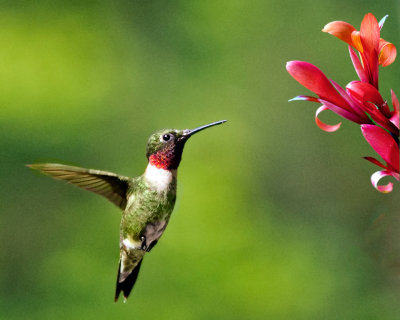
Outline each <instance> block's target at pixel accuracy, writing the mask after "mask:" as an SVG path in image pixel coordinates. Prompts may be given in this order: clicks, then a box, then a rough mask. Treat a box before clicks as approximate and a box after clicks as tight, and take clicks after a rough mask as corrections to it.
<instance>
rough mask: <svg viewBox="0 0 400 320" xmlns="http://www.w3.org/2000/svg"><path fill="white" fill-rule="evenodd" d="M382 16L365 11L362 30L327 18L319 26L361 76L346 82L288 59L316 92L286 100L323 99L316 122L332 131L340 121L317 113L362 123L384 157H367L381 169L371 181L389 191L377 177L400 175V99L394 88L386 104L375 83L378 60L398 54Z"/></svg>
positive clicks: (293, 73) (299, 77)
mask: <svg viewBox="0 0 400 320" xmlns="http://www.w3.org/2000/svg"><path fill="white" fill-rule="evenodd" d="M386 18H387V16H385V17H384V18H383V19H382V20H381V21H380V22H379V23H378V21H377V20H376V18H375V16H374V15H373V14H371V13H368V14H367V15H365V17H364V19H363V21H362V23H361V27H360V31H357V30H356V29H355V28H354V27H353V26H352V25H351V24H349V23H347V22H344V21H334V22H331V23H328V24H327V25H326V26H325V27H324V29H323V30H322V31H323V32H328V33H330V34H332V35H334V36H335V37H337V38H339V39H340V40H342V41H344V42H346V43H347V44H348V47H349V53H350V58H351V61H352V63H353V66H354V68H355V70H356V73H357V75H358V77H359V79H360V80H357V81H351V82H350V83H348V84H347V86H346V87H345V88H342V87H341V86H340V85H339V84H337V83H336V82H335V81H333V80H331V79H328V78H327V77H326V76H325V75H324V73H323V72H322V71H321V70H320V69H318V68H317V67H316V66H314V65H312V64H311V63H308V62H304V61H290V62H288V63H287V65H286V69H287V71H288V72H289V73H290V75H291V76H292V77H293V78H294V79H296V80H297V81H298V82H299V83H300V84H302V85H303V86H304V87H306V88H307V89H309V90H311V91H312V92H314V93H315V94H316V95H317V97H313V96H297V97H295V98H293V99H291V100H290V101H293V100H306V101H312V102H318V103H320V104H322V106H320V107H319V108H318V109H317V111H316V114H315V122H316V123H317V125H318V127H319V128H321V129H322V130H324V131H327V132H333V131H336V130H338V129H339V127H340V125H341V123H338V124H336V125H328V124H326V123H324V122H322V121H321V120H320V119H319V118H318V116H319V114H320V113H321V112H322V111H324V110H327V109H329V110H331V111H333V112H335V113H336V114H338V115H340V116H342V117H343V118H345V119H348V120H350V121H353V122H355V123H357V124H359V125H360V126H361V131H362V134H363V136H364V138H365V139H366V141H367V142H368V143H369V144H370V145H371V147H372V148H373V149H374V150H375V151H376V152H377V153H378V154H379V155H380V156H381V158H382V159H383V160H384V162H385V163H382V162H380V161H378V160H377V159H375V158H372V157H365V159H366V160H368V161H370V162H372V163H374V164H376V165H377V166H379V167H381V168H382V169H383V170H381V171H378V172H375V173H374V174H373V175H372V176H371V182H372V184H373V186H374V187H375V188H376V189H377V190H378V191H380V192H390V191H392V189H393V184H392V183H391V182H390V183H388V184H387V185H378V182H379V180H380V179H381V178H383V177H385V176H392V177H394V178H395V179H396V180H400V177H399V100H398V99H397V97H396V95H395V93H394V92H393V90H392V91H391V104H392V108H390V107H389V104H388V102H387V101H385V100H384V99H383V98H382V96H381V94H380V92H379V87H378V83H379V65H381V66H383V67H385V66H388V65H390V64H391V63H393V61H394V60H395V58H396V48H395V46H394V45H393V44H392V43H390V42H387V41H385V40H384V39H382V38H381V37H380V31H381V28H382V26H383V24H384V22H385V20H386ZM356 52H358V55H357V53H356Z"/></svg>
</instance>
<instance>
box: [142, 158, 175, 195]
mask: <svg viewBox="0 0 400 320" xmlns="http://www.w3.org/2000/svg"><path fill="white" fill-rule="evenodd" d="M144 178H145V179H146V182H147V183H148V184H149V185H150V186H151V187H152V188H153V189H155V190H157V192H164V191H167V189H168V187H169V185H170V183H171V182H172V180H173V179H174V178H176V170H165V169H161V168H157V167H156V166H153V165H151V164H150V163H149V165H148V166H147V168H146V171H145V172H144Z"/></svg>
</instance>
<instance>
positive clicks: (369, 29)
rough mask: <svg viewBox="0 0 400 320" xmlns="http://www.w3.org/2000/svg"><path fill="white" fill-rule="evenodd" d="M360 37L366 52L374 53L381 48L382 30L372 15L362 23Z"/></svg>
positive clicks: (365, 17)
mask: <svg viewBox="0 0 400 320" xmlns="http://www.w3.org/2000/svg"><path fill="white" fill-rule="evenodd" d="M360 37H361V42H362V44H363V48H364V50H366V51H367V52H373V51H374V50H376V49H377V48H378V46H379V39H380V28H379V24H378V20H376V18H375V16H374V15H373V14H372V13H367V14H366V15H365V16H364V19H363V21H362V22H361V27H360Z"/></svg>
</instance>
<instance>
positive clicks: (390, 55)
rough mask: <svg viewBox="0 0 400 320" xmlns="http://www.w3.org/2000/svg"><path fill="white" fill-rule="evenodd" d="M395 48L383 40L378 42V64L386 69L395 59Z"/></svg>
mask: <svg viewBox="0 0 400 320" xmlns="http://www.w3.org/2000/svg"><path fill="white" fill-rule="evenodd" d="M396 54H397V50H396V47H395V46H394V45H393V44H392V43H390V42H387V41H385V40H383V39H380V40H379V64H381V65H382V67H386V66H388V65H390V64H392V63H393V62H394V60H395V59H396Z"/></svg>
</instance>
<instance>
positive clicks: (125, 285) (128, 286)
mask: <svg viewBox="0 0 400 320" xmlns="http://www.w3.org/2000/svg"><path fill="white" fill-rule="evenodd" d="M142 261H143V259H142V260H140V261H139V263H138V264H137V265H136V266H135V268H134V269H133V270H132V272H131V273H130V274H129V275H128V276H124V277H123V278H122V280H121V282H120V278H121V260H120V261H119V266H118V276H117V287H116V290H115V298H114V301H115V302H117V301H118V297H119V295H120V293H121V291H122V293H123V295H124V298H125V301H126V299H128V297H129V294H130V293H131V291H132V288H133V286H134V284H135V282H136V279H137V277H138V275H139V270H140V265H141V264H142Z"/></svg>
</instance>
